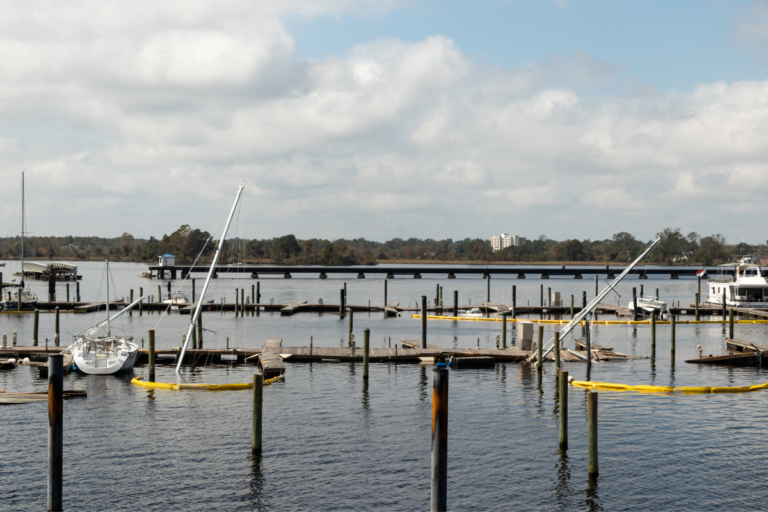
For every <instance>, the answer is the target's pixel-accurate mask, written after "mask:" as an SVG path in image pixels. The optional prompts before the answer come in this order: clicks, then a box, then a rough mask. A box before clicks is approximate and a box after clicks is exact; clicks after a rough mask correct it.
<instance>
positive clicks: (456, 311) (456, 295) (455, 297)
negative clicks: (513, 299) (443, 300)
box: [453, 290, 514, 317]
mask: <svg viewBox="0 0 768 512" xmlns="http://www.w3.org/2000/svg"><path fill="white" fill-rule="evenodd" d="M513 304H514V303H513ZM513 307H514V306H513ZM453 316H454V317H457V316H459V290H453Z"/></svg>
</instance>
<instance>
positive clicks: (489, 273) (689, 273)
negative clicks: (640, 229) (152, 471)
mask: <svg viewBox="0 0 768 512" xmlns="http://www.w3.org/2000/svg"><path fill="white" fill-rule="evenodd" d="M209 268H210V267H209V266H206V265H194V266H193V265H176V266H173V267H167V266H166V267H161V266H157V265H154V266H149V267H148V268H147V270H148V274H149V275H150V276H152V277H159V278H161V279H168V278H170V279H176V277H177V275H179V274H181V277H182V278H185V277H186V276H187V274H189V273H190V272H194V273H207V272H208V269H209ZM625 268H626V267H610V266H608V265H606V266H605V267H586V266H585V267H582V266H577V265H573V266H565V265H563V266H557V265H535V266H526V267H519V266H511V265H510V266H509V267H493V268H490V267H485V266H472V267H459V266H458V265H448V266H445V265H442V266H439V265H419V266H413V267H388V266H383V265H369V266H333V267H330V266H316V265H283V266H276V265H219V266H217V267H216V274H215V277H218V274H232V275H235V274H236V275H244V274H249V276H250V277H251V278H253V279H258V278H259V277H260V276H267V275H268V276H274V275H282V276H283V277H285V278H290V277H293V275H294V274H314V275H316V276H318V278H320V279H326V278H327V277H328V275H329V274H357V277H358V278H361V279H362V278H364V277H366V275H376V276H381V277H386V278H387V279H394V278H395V276H407V277H413V278H416V279H419V278H421V276H422V275H443V276H446V277H447V278H448V279H454V278H455V277H456V276H458V275H464V276H465V275H472V276H477V275H480V276H482V277H483V278H491V277H493V276H515V277H517V278H518V279H525V278H526V276H538V277H539V278H542V279H548V278H549V277H552V276H569V277H573V278H574V279H582V277H583V276H585V275H589V276H593V275H598V276H605V277H607V278H609V279H610V278H614V277H616V276H617V275H618V274H620V273H621V272H623V271H624V269H625ZM699 270H701V267H654V268H646V267H635V268H634V269H632V271H631V272H630V274H631V275H634V276H638V278H639V279H645V278H647V276H651V275H653V276H658V275H666V276H669V278H670V279H677V278H679V277H695V276H696V272H697V271H699ZM718 271H719V269H718V268H717V267H708V268H707V272H709V273H712V275H715V273H716V272H718ZM726 272H727V273H728V274H729V275H730V274H732V273H733V269H728V270H726Z"/></svg>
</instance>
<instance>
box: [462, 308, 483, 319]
mask: <svg viewBox="0 0 768 512" xmlns="http://www.w3.org/2000/svg"><path fill="white" fill-rule="evenodd" d="M459 316H460V317H462V316H463V317H474V318H481V317H484V316H485V313H484V312H483V310H482V309H480V308H472V309H470V310H469V311H468V312H466V313H459Z"/></svg>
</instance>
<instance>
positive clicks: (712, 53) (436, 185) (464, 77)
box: [0, 0, 768, 243]
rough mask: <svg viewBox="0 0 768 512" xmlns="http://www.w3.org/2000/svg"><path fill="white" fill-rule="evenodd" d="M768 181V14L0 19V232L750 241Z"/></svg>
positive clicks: (447, 10)
mask: <svg viewBox="0 0 768 512" xmlns="http://www.w3.org/2000/svg"><path fill="white" fill-rule="evenodd" d="M767 162H768V1H751V2H750V1H741V0H690V1H689V0H675V1H674V2H670V1H668V0H663V1H661V0H660V1H654V0H642V1H630V0H627V1H623V2H616V1H615V0H492V1H482V0H477V1H474V2H467V1H462V2H459V1H450V0H442V1H439V2H438V1H432V0H425V1H419V0H390V1H386V0H382V1H376V2H373V1H360V2H356V1H353V0H327V1H323V0H316V1H315V0H283V1H281V2H274V1H270V2H266V1H265V2H259V1H255V0H251V1H241V0H233V1H227V0H218V1H216V2H213V1H198V0H185V1H183V2H182V1H164V2H162V1H161V2H159V1H157V0H151V1H143V0H132V1H130V2H124V1H109V0H99V1H93V0H88V1H79V0H70V1H67V2H60V1H53V0H50V1H35V0H31V1H30V0H25V1H11V0H0V178H2V181H1V183H2V187H1V188H0V213H1V214H2V219H3V222H2V227H1V228H0V236H9V235H14V234H16V233H17V232H18V231H19V229H20V223H19V207H20V204H19V203H20V185H21V183H20V182H21V171H22V170H26V176H27V180H26V181H27V207H28V208H27V212H28V217H29V219H30V228H31V229H32V230H33V231H34V234H36V235H65V234H74V235H100V236H119V235H120V234H121V233H123V232H124V231H128V232H130V233H132V234H133V235H134V236H137V237H149V236H150V235H155V236H159V235H162V234H163V233H170V232H171V231H173V230H175V229H176V228H178V227H179V226H180V225H181V224H184V223H189V224H191V225H192V226H193V227H199V228H202V229H206V230H209V231H211V232H214V230H218V229H220V228H216V225H217V222H218V221H219V219H220V217H221V215H222V213H223V212H224V211H225V209H226V207H227V203H228V202H230V201H231V198H232V196H234V193H235V191H236V189H237V186H238V185H239V184H240V183H242V181H243V180H246V181H247V186H246V189H245V193H244V196H243V206H242V212H241V215H240V216H239V220H238V222H236V224H235V225H234V227H233V230H232V231H231V232H230V234H232V235H237V234H239V235H240V236H242V237H246V238H266V237H273V236H280V235H283V234H286V233H293V234H295V235H296V236H298V237H299V238H309V237H312V236H314V235H316V236H318V237H322V238H330V239H334V238H339V237H345V238H351V237H359V236H361V237H365V238H368V239H373V240H381V241H383V240H387V239H390V238H393V237H398V236H399V237H403V238H407V237H411V236H414V237H421V238H426V237H431V238H454V239H460V238H465V237H473V238H474V237H479V238H489V237H490V236H492V235H493V234H496V233H498V232H502V231H504V232H508V233H512V234H519V235H522V236H528V237H536V236H538V235H541V234H545V235H547V236H549V237H550V238H555V239H564V238H573V237H576V238H592V239H596V238H607V237H610V236H611V235H612V234H614V233H616V232H619V231H629V232H631V233H633V234H635V235H636V236H638V238H641V239H650V238H651V237H652V236H653V234H654V233H656V232H657V231H661V230H662V229H663V228H665V227H679V228H682V230H683V231H684V232H686V233H687V232H689V231H697V232H699V233H701V234H704V235H707V234H711V233H722V234H723V235H725V236H726V238H727V239H728V241H729V242H738V241H739V240H741V239H742V238H744V239H745V240H746V241H748V242H753V243H756V242H764V241H765V240H766V238H768V233H766V231H765V230H764V229H762V222H761V221H762V220H763V219H764V218H765V217H766V216H767V215H768V164H767ZM216 234H218V232H217V231H216Z"/></svg>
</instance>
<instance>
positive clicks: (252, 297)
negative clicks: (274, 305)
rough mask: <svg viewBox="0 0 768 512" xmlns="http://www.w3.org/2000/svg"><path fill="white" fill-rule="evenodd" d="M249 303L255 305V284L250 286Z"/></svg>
mask: <svg viewBox="0 0 768 512" xmlns="http://www.w3.org/2000/svg"><path fill="white" fill-rule="evenodd" d="M251 302H253V303H254V304H256V285H255V284H252V285H251Z"/></svg>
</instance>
